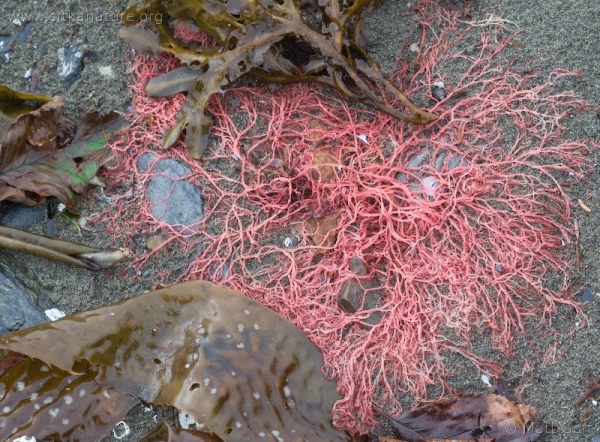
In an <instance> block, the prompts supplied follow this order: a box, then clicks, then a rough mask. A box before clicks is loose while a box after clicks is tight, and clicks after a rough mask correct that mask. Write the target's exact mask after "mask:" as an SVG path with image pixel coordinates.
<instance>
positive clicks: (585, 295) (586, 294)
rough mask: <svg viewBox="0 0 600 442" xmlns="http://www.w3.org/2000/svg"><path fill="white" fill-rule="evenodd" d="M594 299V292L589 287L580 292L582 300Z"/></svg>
mask: <svg viewBox="0 0 600 442" xmlns="http://www.w3.org/2000/svg"><path fill="white" fill-rule="evenodd" d="M595 300H596V298H595V297H594V294H593V293H592V291H591V290H590V289H585V290H584V292H583V293H582V294H581V301H582V302H594V301H595Z"/></svg>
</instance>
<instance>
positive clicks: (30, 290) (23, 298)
mask: <svg viewBox="0 0 600 442" xmlns="http://www.w3.org/2000/svg"><path fill="white" fill-rule="evenodd" d="M50 307H51V303H50V300H49V299H48V298H47V296H46V295H45V294H44V292H43V290H41V288H40V283H39V282H38V281H37V280H36V277H35V276H34V275H32V274H31V272H29V271H27V269H26V267H25V266H23V265H22V264H21V263H18V262H14V259H11V258H9V257H8V256H0V336H1V335H4V334H6V333H8V332H11V331H17V330H20V329H22V328H26V327H31V326H33V325H37V324H41V323H43V322H47V321H48V318H47V317H46V315H44V310H46V309H49V308H50Z"/></svg>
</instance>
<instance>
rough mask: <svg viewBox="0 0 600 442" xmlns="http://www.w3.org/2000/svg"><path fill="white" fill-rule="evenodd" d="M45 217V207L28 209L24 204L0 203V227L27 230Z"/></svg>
mask: <svg viewBox="0 0 600 442" xmlns="http://www.w3.org/2000/svg"><path fill="white" fill-rule="evenodd" d="M45 217H46V205H45V204H43V205H41V206H38V207H30V206H26V205H24V204H16V203H1V204H0V225H1V226H7V227H12V228H14V229H21V230H29V229H30V228H31V226H33V225H34V224H35V223H38V222H40V221H42V220H44V218H45Z"/></svg>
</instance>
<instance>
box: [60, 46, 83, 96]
mask: <svg viewBox="0 0 600 442" xmlns="http://www.w3.org/2000/svg"><path fill="white" fill-rule="evenodd" d="M82 70H83V50H82V49H81V44H80V42H79V41H74V42H73V44H72V45H71V46H68V47H66V48H61V49H60V50H59V51H58V68H57V72H58V76H59V78H60V81H61V82H62V83H65V84H66V85H67V86H70V85H71V84H73V83H74V82H75V80H77V77H78V76H79V74H80V73H81V71H82Z"/></svg>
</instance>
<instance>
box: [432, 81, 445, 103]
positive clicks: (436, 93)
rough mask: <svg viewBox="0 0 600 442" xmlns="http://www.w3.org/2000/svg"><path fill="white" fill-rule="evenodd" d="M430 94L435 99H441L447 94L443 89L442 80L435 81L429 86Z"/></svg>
mask: <svg viewBox="0 0 600 442" xmlns="http://www.w3.org/2000/svg"><path fill="white" fill-rule="evenodd" d="M431 96H432V97H433V99H434V100H435V101H442V100H444V99H445V98H446V97H447V96H448V94H447V93H446V89H444V82H443V81H436V82H435V83H433V85H432V86H431Z"/></svg>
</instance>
